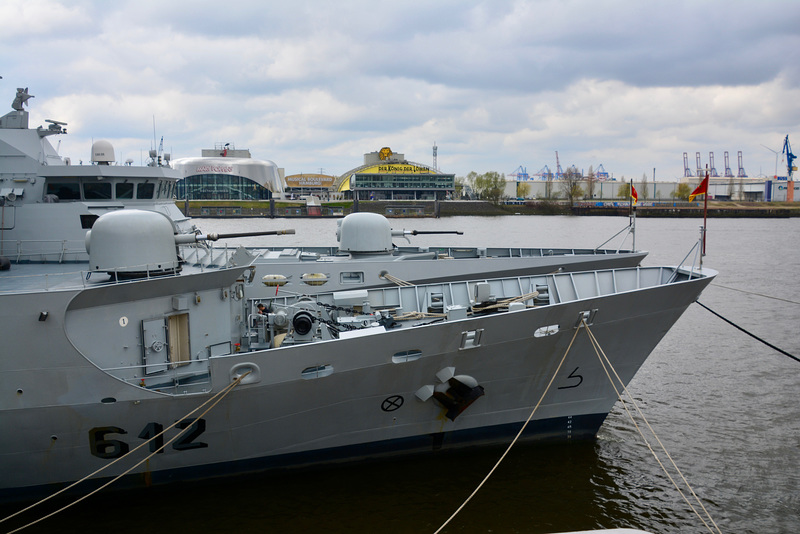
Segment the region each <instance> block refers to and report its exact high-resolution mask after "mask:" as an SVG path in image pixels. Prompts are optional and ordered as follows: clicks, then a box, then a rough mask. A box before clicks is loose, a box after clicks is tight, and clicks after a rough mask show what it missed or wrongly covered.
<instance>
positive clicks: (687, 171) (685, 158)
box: [683, 152, 694, 178]
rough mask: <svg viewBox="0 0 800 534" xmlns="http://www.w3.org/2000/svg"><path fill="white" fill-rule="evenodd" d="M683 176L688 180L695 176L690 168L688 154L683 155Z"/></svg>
mask: <svg viewBox="0 0 800 534" xmlns="http://www.w3.org/2000/svg"><path fill="white" fill-rule="evenodd" d="M683 176H685V177H686V178H691V177H692V176H694V174H693V173H692V169H690V168H689V155H688V154H687V153H686V152H684V153H683Z"/></svg>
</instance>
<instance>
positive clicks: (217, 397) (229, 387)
mask: <svg viewBox="0 0 800 534" xmlns="http://www.w3.org/2000/svg"><path fill="white" fill-rule="evenodd" d="M250 373H251V371H248V372H246V373H244V374H242V375H241V376H240V377H238V378H237V379H236V380H234V381H233V382H231V383H230V384H228V385H227V386H225V387H224V388H223V389H222V390H221V391H220V392H219V393H217V394H216V395H214V396H213V397H211V398H210V399H208V400H207V401H205V402H204V403H203V404H201V405H200V406H198V407H197V408H195V409H194V410H192V411H191V412H189V413H187V414H186V415H185V416H183V417H182V418H181V419H179V420H178V421H175V423H173V424H172V425H170V426H168V427H167V428H165V429H164V430H162V431H161V432H159V433H158V434H156V435H155V436H153V437H152V438H150V439H148V440H147V441H145V442H144V443H142V444H140V445H138V446H137V447H135V448H133V449H132V450H130V451H129V452H127V453H126V454H124V455H123V456H120V457H119V458H117V459H115V460H114V461H112V462H110V463H108V464H106V465H104V466H103V467H101V468H100V469H97V470H96V471H94V472H93V473H91V474H89V475H86V476H85V477H83V478H82V479H80V480H78V481H76V482H73V483H72V484H70V485H69V486H67V487H65V488H63V489H60V490H59V491H57V492H55V493H53V494H52V495H50V496H48V497H45V498H44V499H42V500H40V501H38V502H35V503H33V504H32V505H30V506H28V507H27V508H24V509H22V510H20V511H18V512H15V513H13V514H11V515H10V516H8V517H5V518H3V519H0V523H3V522H5V521H7V520H9V519H11V518H13V517H16V516H18V515H20V514H22V513H24V512H27V511H28V510H31V509H33V508H35V507H37V506H39V505H40V504H43V503H45V502H47V501H49V500H50V499H52V498H53V497H56V496H57V495H60V494H61V493H64V492H65V491H67V490H69V489H71V488H74V487H75V486H77V485H78V484H80V483H82V482H84V481H86V480H88V479H89V478H91V477H93V476H95V475H97V474H98V473H100V472H102V471H104V470H106V469H108V468H109V467H111V466H112V465H114V464H115V463H117V462H119V461H122V460H123V459H125V458H127V457H128V456H130V455H131V454H133V453H134V452H136V451H137V450H139V449H141V448H142V447H144V446H145V445H147V444H149V443H150V442H151V441H153V440H155V439H158V438H160V437H161V436H163V435H164V434H165V433H166V432H167V431H168V430H171V429H173V428H175V427H176V426H177V425H179V424H180V423H182V422H184V421H186V420H187V419H188V418H189V417H190V416H192V415H193V414H194V413H195V412H197V411H198V410H201V409H202V408H203V407H205V406H206V405H207V404H209V403H213V404H211V406H209V407H208V408H207V409H206V410H205V411H204V412H203V413H201V414H200V417H203V416H205V415H206V414H207V413H208V412H210V411H211V410H212V409H213V408H214V407H215V406H216V405H217V404H219V402H220V401H221V400H222V399H224V398H225V397H226V396H227V395H228V393H230V392H231V391H233V388H235V387H236V386H238V385H239V384H240V383H241V381H242V380H243V379H244V377H246V376H247V375H249V374H250ZM191 428H192V425H188V426H187V427H186V428H184V429H182V430H181V431H180V432H178V434H177V435H175V437H173V438H172V439H170V440H169V441H167V442H166V443H164V444H163V445H161V446H160V447H159V448H158V449H156V450H155V451H153V452H152V453H151V454H150V455H148V456H146V457H145V458H144V459H142V460H141V461H139V462H138V463H136V464H135V465H133V466H132V467H130V468H129V469H127V470H126V471H124V472H122V473H121V474H119V475H117V476H116V477H114V478H112V479H111V480H110V481H108V482H106V483H105V484H103V485H102V486H100V487H99V488H97V489H95V490H94V491H92V492H90V493H88V494H86V495H84V496H83V497H81V498H79V499H77V500H75V501H73V502H71V503H69V504H67V505H66V506H63V507H61V508H59V509H58V510H56V511H54V512H51V513H49V514H47V515H45V516H43V517H40V518H39V519H37V520H35V521H32V522H30V523H28V524H27V525H23V526H21V527H19V528H17V529H15V530H11V531H9V532H8V533H7V534H14V533H15V532H19V531H21V530H23V529H26V528H28V527H30V526H33V525H35V524H36V523H39V522H41V521H44V520H45V519H48V518H50V517H52V516H54V515H56V514H58V513H61V512H63V511H64V510H66V509H68V508H71V507H72V506H74V505H76V504H78V503H79V502H81V501H83V500H84V499H87V498H89V497H91V496H92V495H94V494H95V493H97V492H99V491H100V490H102V489H105V488H106V487H108V486H110V485H111V484H113V483H114V482H116V481H117V480H119V479H120V478H122V477H123V476H125V475H127V474H128V473H130V472H131V471H133V470H134V469H136V468H137V467H139V466H140V465H142V464H143V463H144V462H146V461H147V460H149V459H150V458H152V457H153V456H155V455H156V454H158V453H159V452H161V451H162V450H164V448H165V447H166V446H167V445H170V444H171V443H172V442H173V441H175V440H177V439H178V438H179V437H181V436H182V435H183V434H185V433H186V432H188V431H189V430H190V429H191Z"/></svg>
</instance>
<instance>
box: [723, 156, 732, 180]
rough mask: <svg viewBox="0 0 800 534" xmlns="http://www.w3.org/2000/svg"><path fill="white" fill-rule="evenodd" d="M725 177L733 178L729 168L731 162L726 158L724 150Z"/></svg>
mask: <svg viewBox="0 0 800 534" xmlns="http://www.w3.org/2000/svg"><path fill="white" fill-rule="evenodd" d="M725 177H726V178H733V171H732V170H731V162H730V159H729V158H728V151H727V150H726V151H725Z"/></svg>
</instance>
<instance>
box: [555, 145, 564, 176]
mask: <svg viewBox="0 0 800 534" xmlns="http://www.w3.org/2000/svg"><path fill="white" fill-rule="evenodd" d="M563 177H564V170H563V169H562V168H561V162H560V161H558V150H556V180H560V179H561V178H563Z"/></svg>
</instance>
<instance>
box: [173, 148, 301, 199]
mask: <svg viewBox="0 0 800 534" xmlns="http://www.w3.org/2000/svg"><path fill="white" fill-rule="evenodd" d="M228 146H230V145H226V146H225V147H224V148H222V149H216V150H213V151H211V150H203V152H202V153H203V155H202V156H201V157H196V158H180V159H176V160H173V161H172V166H173V167H174V168H175V169H176V170H178V171H180V172H181V173H183V176H184V177H183V179H182V180H180V181H179V182H178V187H177V196H178V198H179V199H182V200H183V199H188V200H268V199H270V198H272V196H273V195H280V194H282V193H283V191H284V189H285V187H286V182H285V180H284V178H283V176H282V173H281V169H279V168H278V166H277V165H276V164H275V163H274V162H272V161H269V160H260V159H252V158H251V157H250V151H249V150H235V149H228V148H227V147H228Z"/></svg>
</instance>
